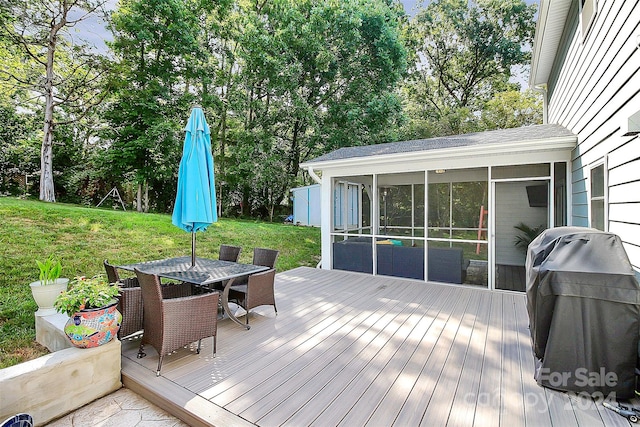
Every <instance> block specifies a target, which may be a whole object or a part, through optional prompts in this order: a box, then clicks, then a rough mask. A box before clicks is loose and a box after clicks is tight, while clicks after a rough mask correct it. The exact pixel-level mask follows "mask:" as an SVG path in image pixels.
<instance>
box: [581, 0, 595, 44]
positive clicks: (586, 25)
mask: <svg viewBox="0 0 640 427" xmlns="http://www.w3.org/2000/svg"><path fill="white" fill-rule="evenodd" d="M582 1H583V0H578V7H579V10H580V33H581V34H582V40H583V41H584V40H586V39H587V36H588V35H589V33H590V32H591V28H592V27H593V22H594V21H595V20H596V16H597V15H598V0H584V3H585V4H586V3H589V5H590V6H591V7H592V9H593V13H592V14H591V16H589V17H588V18H589V21H588V22H584V18H585V16H584V13H583V9H584V8H583V6H582Z"/></svg>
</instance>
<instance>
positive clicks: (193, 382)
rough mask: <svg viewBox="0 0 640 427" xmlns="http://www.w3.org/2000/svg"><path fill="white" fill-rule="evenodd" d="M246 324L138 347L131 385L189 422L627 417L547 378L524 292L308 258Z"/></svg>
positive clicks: (598, 421)
mask: <svg viewBox="0 0 640 427" xmlns="http://www.w3.org/2000/svg"><path fill="white" fill-rule="evenodd" d="M276 300H277V303H278V312H279V314H278V315H277V316H275V315H274V312H273V308H271V307H264V308H260V309H257V310H256V312H255V313H252V315H251V318H250V323H251V325H252V328H251V330H249V331H246V330H244V329H242V328H240V327H238V326H237V325H234V324H232V323H231V322H230V321H229V320H223V321H221V322H220V324H219V330H218V331H219V332H218V334H219V336H218V354H217V357H215V358H213V357H212V356H211V345H212V340H211V339H209V340H206V341H204V342H203V350H202V352H201V354H199V355H197V354H196V353H195V351H194V349H183V350H180V351H178V352H176V353H175V354H173V355H170V356H168V357H166V358H165V362H164V365H163V368H162V374H163V376H162V377H158V378H157V377H156V376H155V367H156V364H157V361H158V359H157V353H155V351H154V350H153V349H152V347H147V355H148V356H147V357H145V358H143V359H136V352H137V345H138V341H137V340H131V341H125V342H123V358H122V373H123V382H124V384H125V386H127V387H129V388H131V389H132V390H134V391H136V392H138V393H140V394H142V395H143V396H144V397H146V398H147V399H149V400H151V401H152V402H154V403H157V404H159V405H160V406H161V407H163V408H165V409H167V410H168V411H169V412H172V413H173V414H174V415H176V416H178V417H180V418H182V419H183V420H185V421H186V422H188V423H189V424H191V425H219V426H231V425H259V426H280V425H285V426H306V425H317V426H334V425H345V426H364V425H370V426H391V425H397V426H418V425H427V426H445V425H447V426H498V425H502V426H507V427H517V426H525V425H526V426H550V425H555V426H562V427H566V426H605V425H606V426H628V425H629V423H628V422H627V421H626V420H625V419H624V418H622V417H620V416H619V415H617V414H615V413H613V412H611V411H609V410H607V409H605V408H603V406H602V405H601V404H599V403H594V402H593V401H592V400H591V399H585V398H582V397H578V396H572V395H569V394H564V393H559V392H554V391H551V390H548V389H544V388H542V387H539V386H538V385H537V384H536V383H535V381H534V379H533V364H534V362H533V355H532V351H531V341H530V338H529V331H528V327H527V325H528V319H527V314H526V308H525V296H524V295H522V294H517V293H511V292H497V291H494V292H491V291H487V290H481V289H476V288H471V287H463V286H448V285H437V284H428V283H424V282H417V281H411V280H402V279H393V278H388V277H384V278H383V277H373V276H370V275H365V274H358V273H348V272H342V271H326V270H318V269H312V268H306V267H301V268H297V269H294V270H290V271H287V272H283V273H279V274H278V275H277V277H276Z"/></svg>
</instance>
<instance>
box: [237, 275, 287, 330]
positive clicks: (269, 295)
mask: <svg viewBox="0 0 640 427" xmlns="http://www.w3.org/2000/svg"><path fill="white" fill-rule="evenodd" d="M275 277H276V270H275V269H273V268H272V269H270V270H267V271H261V272H260V273H255V274H252V275H251V276H249V280H248V281H247V283H246V284H244V285H238V286H233V284H232V285H231V288H230V289H229V299H233V300H235V301H237V302H238V304H240V305H241V306H242V308H244V309H245V311H246V312H247V314H246V315H245V319H246V322H247V325H248V324H249V310H251V309H252V308H255V307H259V306H261V305H272V306H273V309H274V310H275V312H276V315H277V314H278V308H277V307H276V297H275V293H274V289H273V283H274V280H275Z"/></svg>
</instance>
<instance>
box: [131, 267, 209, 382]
mask: <svg viewBox="0 0 640 427" xmlns="http://www.w3.org/2000/svg"><path fill="white" fill-rule="evenodd" d="M135 272H136V276H137V277H138V281H139V282H140V287H141V289H142V300H143V303H144V322H143V324H144V334H143V335H142V341H141V342H140V349H139V350H138V357H139V358H141V357H144V356H146V355H145V353H144V345H145V344H150V345H151V346H153V347H154V348H155V349H156V350H157V351H158V356H159V360H158V369H157V370H156V375H157V376H160V369H161V368H162V360H163V359H164V356H165V355H167V354H169V353H171V352H173V351H175V350H177V349H179V348H181V347H184V346H186V345H188V344H191V343H193V342H195V341H198V349H197V351H196V352H197V353H200V346H201V343H202V339H203V338H208V337H213V355H214V356H215V354H216V335H217V328H218V318H217V310H218V300H219V298H220V294H219V293H217V292H212V293H206V294H200V295H192V296H183V297H179V298H167V297H166V296H165V297H164V298H163V293H164V290H163V289H162V286H161V285H160V278H159V277H158V276H156V275H155V274H147V273H144V272H142V271H140V270H135ZM179 288H181V289H188V288H189V287H187V286H179Z"/></svg>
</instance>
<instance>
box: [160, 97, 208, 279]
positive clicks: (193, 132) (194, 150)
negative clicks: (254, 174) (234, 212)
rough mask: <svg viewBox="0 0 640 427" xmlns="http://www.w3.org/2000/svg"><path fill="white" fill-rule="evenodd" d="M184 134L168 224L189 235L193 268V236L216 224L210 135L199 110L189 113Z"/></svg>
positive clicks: (194, 246) (194, 261) (194, 242)
mask: <svg viewBox="0 0 640 427" xmlns="http://www.w3.org/2000/svg"><path fill="white" fill-rule="evenodd" d="M185 131H186V134H185V137H184V146H183V148H182V160H180V169H179V170H178V191H177V193H176V203H175V205H174V207H173V216H172V217H171V222H172V223H173V225H175V226H177V227H180V228H181V229H183V230H185V231H187V232H190V233H191V266H195V263H196V232H197V231H205V230H206V229H207V227H208V226H209V225H210V224H212V223H214V222H216V221H218V214H217V212H216V189H215V179H214V174H213V156H212V155H211V134H210V131H209V126H208V125H207V121H206V120H205V118H204V113H203V112H202V108H200V107H194V108H193V109H192V110H191V116H190V117H189V121H188V122H187V126H186V128H185Z"/></svg>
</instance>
